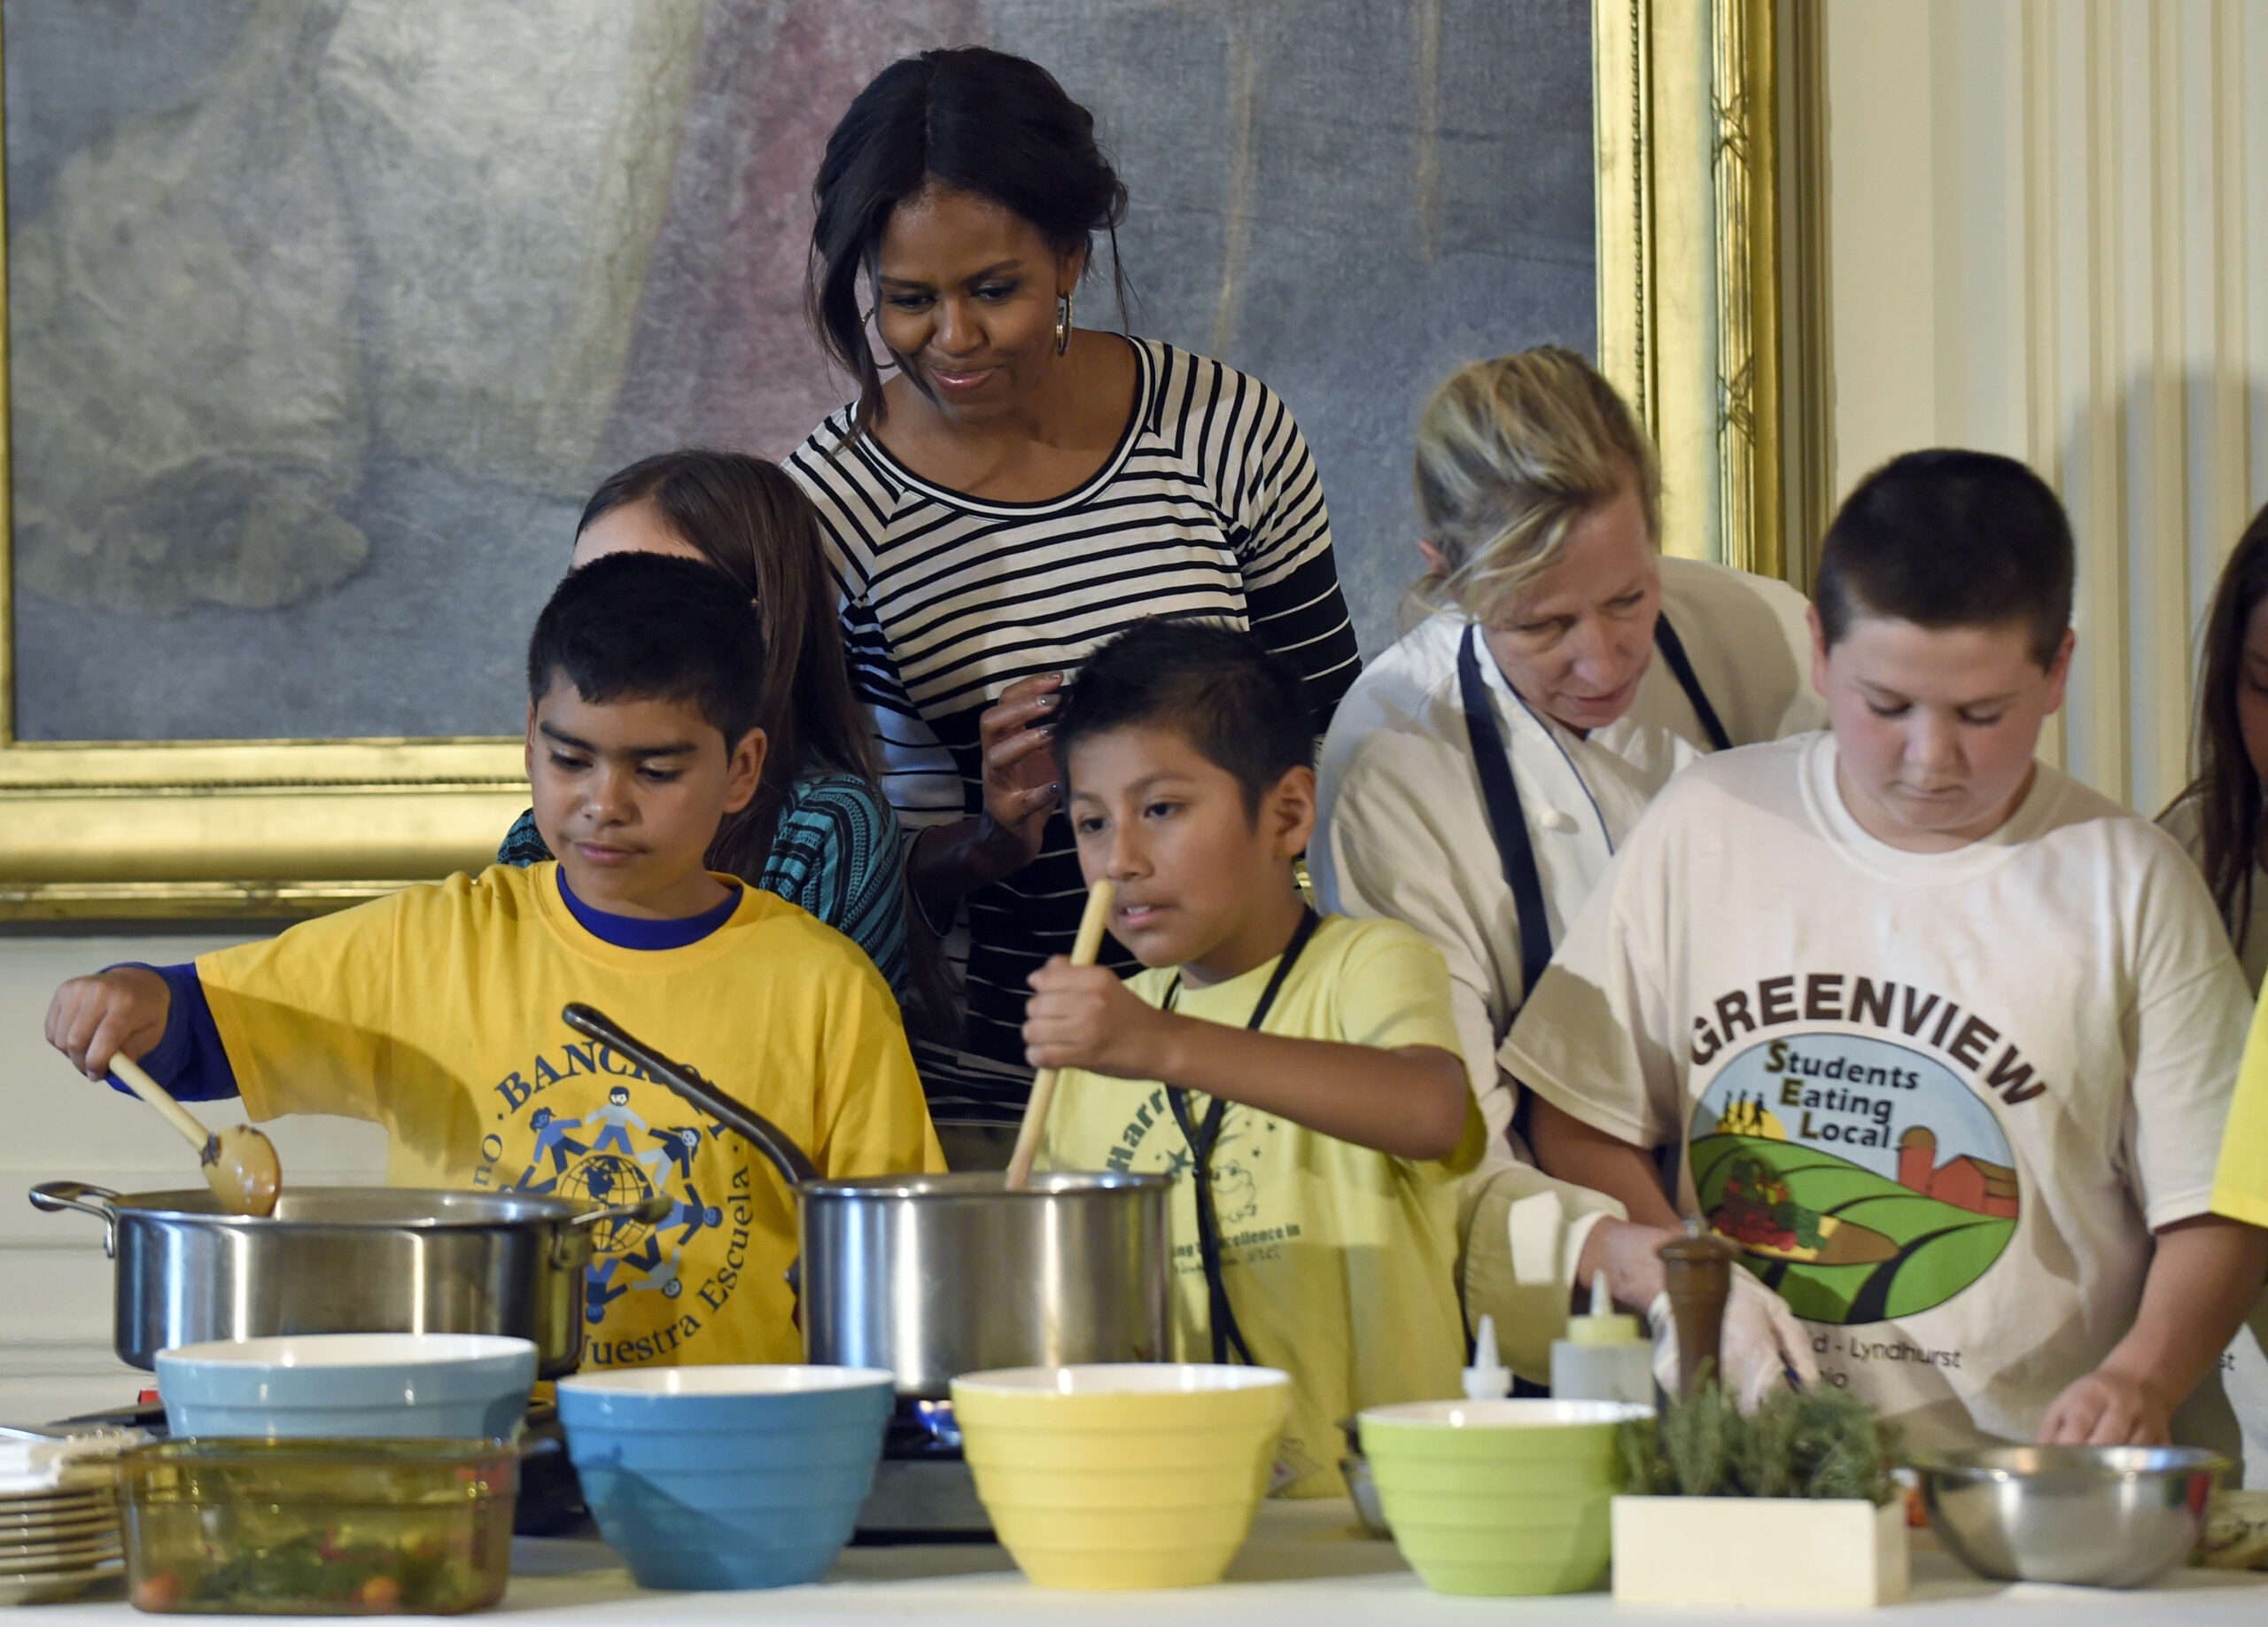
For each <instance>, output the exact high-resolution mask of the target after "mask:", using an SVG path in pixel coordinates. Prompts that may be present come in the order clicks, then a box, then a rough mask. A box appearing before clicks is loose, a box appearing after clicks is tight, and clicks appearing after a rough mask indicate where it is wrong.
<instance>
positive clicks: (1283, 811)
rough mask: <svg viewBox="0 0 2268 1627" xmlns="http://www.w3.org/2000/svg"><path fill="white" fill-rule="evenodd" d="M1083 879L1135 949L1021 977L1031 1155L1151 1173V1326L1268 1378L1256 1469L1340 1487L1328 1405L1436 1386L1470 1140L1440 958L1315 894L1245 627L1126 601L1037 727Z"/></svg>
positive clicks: (1293, 1490) (1201, 1356) (1274, 669)
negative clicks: (1164, 1244) (1166, 1250)
mask: <svg viewBox="0 0 2268 1627" xmlns="http://www.w3.org/2000/svg"><path fill="white" fill-rule="evenodd" d="M1055 746H1056V752H1057V759H1058V760H1059V761H1060V763H1061V764H1062V765H1063V767H1064V768H1065V769H1066V771H1067V779H1068V789H1069V793H1070V795H1069V806H1068V811H1069V814H1070V819H1071V828H1072V830H1073V832H1074V833H1075V834H1076V837H1077V840H1078V846H1079V861H1080V864H1081V867H1082V868H1084V871H1085V873H1086V876H1087V878H1088V880H1089V881H1090V882H1093V881H1098V880H1101V879H1103V878H1105V877H1107V878H1108V879H1109V880H1110V881H1111V882H1112V883H1113V884H1114V885H1115V888H1116V898H1115V901H1114V904H1113V906H1112V909H1111V915H1110V928H1111V931H1112V932H1113V934H1114V935H1115V937H1116V938H1118V940H1119V941H1120V942H1121V943H1122V944H1124V945H1125V946H1127V947H1128V948H1129V949H1130V950H1131V951H1133V953H1134V954H1135V956H1136V957H1137V958H1138V960H1140V961H1141V962H1142V963H1143V965H1144V966H1145V967H1146V968H1148V970H1146V971H1144V972H1141V973H1139V974H1138V975H1137V976H1136V977H1134V978H1133V980H1132V981H1131V983H1130V984H1129V983H1122V982H1120V981H1119V980H1118V978H1117V977H1114V976H1113V975H1111V973H1110V972H1109V971H1107V970H1106V969H1102V968H1099V967H1074V966H1072V965H1070V964H1069V963H1068V961H1064V960H1062V959H1060V958H1058V959H1056V960H1053V961H1050V962H1049V963H1048V964H1047V965H1046V966H1045V967H1043V968H1041V969H1039V970H1038V971H1036V972H1034V973H1033V974H1032V976H1031V984H1032V987H1033V988H1034V990H1036V991H1037V992H1036V993H1034V995H1033V996H1032V1000H1031V1003H1030V1006H1029V1010H1028V1012H1027V1016H1026V1018H1025V1023H1024V1041H1025V1045H1026V1047H1027V1049H1026V1052H1025V1055H1027V1056H1028V1057H1029V1060H1030V1062H1031V1063H1032V1064H1033V1065H1034V1066H1035V1067H1043V1068H1046V1067H1060V1068H1062V1069H1064V1070H1066V1071H1065V1073H1064V1075H1063V1078H1062V1080H1061V1083H1060V1086H1059V1087H1058V1093H1057V1095H1056V1100H1055V1107H1054V1111H1053V1113H1052V1116H1051V1117H1050V1119H1049V1122H1048V1128H1047V1135H1046V1140H1045V1143H1044V1148H1043V1150H1044V1155H1045V1159H1046V1162H1047V1163H1048V1164H1049V1166H1050V1167H1052V1168H1056V1169H1115V1170H1137V1171H1160V1170H1161V1171H1165V1172H1169V1173H1170V1174H1171V1175H1172V1176H1174V1178H1175V1183H1174V1187H1173V1194H1172V1200H1171V1201H1172V1216H1173V1226H1172V1230H1173V1252H1174V1263H1175V1268H1176V1275H1177V1296H1176V1306H1175V1319H1174V1320H1175V1343H1176V1345H1177V1354H1178V1355H1179V1356H1180V1357H1181V1358H1184V1359H1185V1360H1194V1361H1206V1360H1208V1359H1209V1360H1212V1361H1216V1362H1219V1361H1247V1362H1251V1363H1254V1364H1255V1365H1258V1366H1272V1367H1280V1368H1282V1369H1284V1370H1285V1371H1286V1372H1288V1373H1289V1374H1291V1375H1292V1382H1293V1399H1292V1413H1291V1419H1290V1421H1289V1423H1288V1424H1287V1426H1286V1428H1285V1434H1284V1437H1283V1440H1282V1442H1281V1444H1280V1445H1279V1448H1278V1464H1277V1483H1278V1489H1279V1490H1280V1491H1283V1492H1285V1494H1287V1495H1290V1496H1294V1497H1321V1496H1338V1495H1343V1493H1344V1491H1345V1487H1344V1483H1343V1482H1342V1481H1341V1480H1340V1475H1339V1471H1338V1467H1337V1464H1338V1460H1339V1458H1340V1452H1341V1447H1340V1433H1339V1429H1338V1421H1339V1420H1340V1419H1343V1418H1345V1417H1347V1416H1348V1415H1349V1414H1350V1413H1355V1412H1356V1411H1357V1410H1359V1409H1361V1408H1363V1407H1365V1406H1373V1405H1383V1404H1386V1403H1389V1402H1395V1401H1410V1400H1425V1399H1432V1398H1435V1397H1442V1396H1449V1395H1454V1394H1456V1391H1457V1378H1458V1368H1459V1366H1461V1364H1462V1362H1463V1358H1464V1323H1463V1320H1462V1317H1461V1315H1460V1313H1459V1312H1458V1309H1457V1299H1456V1286H1455V1281H1454V1268H1455V1264H1456V1258H1455V1257H1456V1177H1457V1176H1459V1175H1461V1174H1463V1173H1464V1172H1466V1171H1468V1170H1470V1169H1472V1167H1473V1165H1474V1164H1476V1163H1477V1162H1478V1161H1479V1158H1480V1152H1481V1147H1482V1142H1483V1140H1484V1138H1485V1127H1484V1126H1483V1125H1482V1123H1481V1120H1480V1113H1479V1110H1478V1109H1476V1107H1475V1106H1474V1104H1473V1100H1472V1092H1471V1091H1470V1090H1469V1089H1467V1088H1466V1086H1465V1082H1464V1064H1463V1063H1462V1062H1460V1061H1459V1060H1458V1055H1457V1040H1456V1025H1455V1024H1454V1023H1453V1022H1452V1021H1451V1020H1450V1016H1449V973H1448V970H1447V969H1446V967H1445V966H1444V965H1443V963H1442V961H1441V954H1440V952H1439V951H1438V950H1436V949H1435V948H1434V947H1433V946H1432V945H1431V944H1429V943H1427V942H1426V941H1425V939H1424V938H1421V937H1420V936H1419V935H1418V934H1417V932H1416V931H1414V930H1411V929H1410V928H1409V927H1407V926H1404V925H1402V923H1401V922H1394V921H1355V920H1350V919H1348V918H1347V917H1345V916H1340V915H1332V916H1324V917H1317V915H1315V914H1314V913H1313V912H1311V911H1310V910H1309V908H1308V907H1307V906H1306V905H1305V903H1303V902H1302V901H1301V897H1300V894H1299V891H1298V889H1297V886H1296V885H1295V884H1294V881H1293V874H1292V864H1293V860H1294V859H1296V858H1297V857H1298V855H1299V854H1300V852H1301V851H1302V850H1303V849H1304V848H1305V847H1306V845H1307V840H1308V835H1309V831H1310V830H1311V829H1313V828H1314V824H1315V772H1314V770H1313V768H1312V767H1310V763H1311V761H1312V759H1313V755H1314V749H1315V733H1314V728H1313V726H1312V722H1311V719H1310V716H1309V709H1308V706H1307V703H1306V700H1305V697H1304V695H1303V694H1302V691H1301V687H1300V683H1299V680H1298V679H1297V678H1296V677H1295V676H1294V675H1293V674H1292V673H1290V672H1289V671H1287V670H1286V669H1285V667H1284V666H1282V665H1281V664H1280V663H1279V662H1278V661H1277V660H1276V659H1275V658H1272V657H1270V655H1268V654H1267V652H1266V651H1265V650H1262V648H1261V646H1260V645H1259V643H1258V642H1256V641H1254V639H1253V638H1252V637H1251V636H1250V635H1249V634H1243V633H1238V632H1232V631H1231V630H1229V629H1226V628H1223V627H1212V626H1207V625H1204V624H1200V623H1196V622H1189V621H1157V622H1148V623H1145V624H1144V625H1142V626H1141V627H1137V628H1135V629H1134V630H1132V631H1131V632H1130V633H1127V634H1124V635H1123V636H1122V637H1121V638H1118V639H1116V640H1114V641H1113V642H1110V643H1108V644H1106V645H1105V646H1103V648H1102V649H1100V650H1098V651H1096V652H1095V654H1094V656H1093V657H1092V658H1091V659H1090V660H1089V661H1088V663H1087V665H1086V667H1085V669H1084V671H1083V672H1082V673H1081V674H1080V676H1079V679H1078V681H1077V683H1076V686H1075V687H1074V688H1073V689H1072V690H1071V691H1070V695H1069V698H1068V700H1067V701H1066V702H1065V704H1064V705H1063V709H1062V712H1061V714H1060V719H1059V720H1058V722H1057V723H1056V726H1055Z"/></svg>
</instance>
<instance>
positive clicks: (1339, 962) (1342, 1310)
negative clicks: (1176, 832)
mask: <svg viewBox="0 0 2268 1627" xmlns="http://www.w3.org/2000/svg"><path fill="white" fill-rule="evenodd" d="M1275 970H1276V962H1275V961H1269V962H1268V963H1267V964H1266V965H1264V966H1258V967H1254V969H1252V970H1250V971H1248V972H1246V973H1245V974H1244V975H1243V976H1241V977H1231V978H1230V979H1228V980H1227V981H1226V982H1223V983H1217V984H1215V985H1211V986H1210V987H1208V988H1202V989H1192V988H1189V987H1186V986H1184V988H1183V989H1182V991H1181V993H1180V995H1179V997H1178V998H1177V1000H1176V1001H1175V1006H1174V1008H1175V1009H1176V1010H1177V1011H1179V1012H1180V1013H1182V1014H1183V1015H1184V1016H1200V1017H1204V1018H1207V1019H1208V1020H1210V1021H1212V1022H1216V1023H1223V1024H1229V1025H1230V1026H1231V1027H1236V1028H1241V1027H1243V1026H1244V1025H1245V1024H1246V1023H1247V1022H1248V1021H1249V1020H1250V1019H1251V1016H1252V1012H1253V1008H1254V1005H1255V1004H1257V1003H1258V1001H1259V999H1260V996H1261V994H1262V991H1264V990H1265V989H1266V988H1267V986H1268V980H1269V978H1270V977H1271V976H1272V975H1273V974H1274V972H1275ZM1172 981H1173V972H1172V969H1169V968H1161V969H1152V970H1148V971H1145V972H1141V973H1138V974H1137V975H1136V976H1135V977H1133V978H1131V979H1130V981H1129V986H1130V987H1131V988H1132V989H1133V991H1134V993H1137V994H1138V995H1139V996H1141V998H1142V999H1143V1000H1146V1001H1148V1002H1149V1003H1150V1004H1151V1005H1153V1006H1155V1005H1157V1004H1159V1003H1160V1002H1161V1000H1163V999H1164V997H1165V993H1166V991H1167V989H1168V988H1169V986H1170V985H1171V984H1172ZM1261 1031H1262V1032H1263V1033H1270V1034H1281V1035H1284V1036H1285V1037H1287V1038H1291V1039H1329V1040H1335V1041H1338V1042H1340V1043H1341V1044H1346V1045H1366V1046H1375V1047H1380V1048H1386V1049H1392V1048H1398V1047H1402V1046H1411V1045H1430V1046H1437V1047H1440V1048H1441V1049H1442V1050H1444V1051H1447V1052H1448V1053H1449V1055H1452V1056H1455V1055H1457V1054H1458V1053H1457V1038H1456V1024H1455V1023H1454V1022H1453V1021H1452V1020H1451V1017H1450V1015H1449V972H1448V969H1447V968H1446V967H1445V966H1444V965H1443V963H1442V961H1441V951H1439V950H1438V949H1436V948H1434V947H1433V945H1432V944H1430V943H1428V942H1427V941H1426V940H1425V938H1422V937H1420V936H1419V935H1418V934H1417V931H1415V930H1413V929H1411V928H1410V927H1408V926H1405V925H1403V924H1402V922H1398V921H1384V920H1379V921H1355V920H1350V919H1348V917H1346V916H1344V915H1327V916H1325V917H1324V921H1323V923H1322V925H1321V926H1319V927H1318V928H1317V930H1316V932H1315V935H1314V937H1313V938H1311V939H1309V943H1308V946H1307V948H1306V950H1305V951H1304V952H1303V953H1302V954H1301V956H1300V958H1299V961H1298V962H1297V963H1296V964H1295V965H1294V966H1293V969H1292V972H1291V975H1290V976H1289V977H1286V978H1285V981H1284V986H1283V989H1282V990H1281V991H1280V992H1279V993H1278V995H1277V997H1276V1003H1275V1005H1274V1007H1272V1008H1270V1011H1269V1013H1268V1016H1267V1019H1266V1021H1265V1022H1264V1023H1262V1025H1261ZM1210 1103H1211V1099H1210V1098H1209V1097H1207V1096H1202V1095H1196V1094H1192V1095H1191V1096H1190V1098H1189V1112H1190V1122H1191V1123H1192V1124H1200V1123H1202V1122H1203V1119H1204V1116H1205V1112H1206V1109H1208V1106H1209V1105H1210ZM1485 1135H1486V1131H1485V1127H1484V1125H1482V1122H1481V1118H1480V1110H1479V1109H1478V1108H1477V1107H1476V1106H1475V1105H1474V1104H1473V1103H1472V1102H1471V1101H1470V1100H1468V1101H1467V1103H1466V1109H1465V1125H1464V1134H1463V1135H1462V1136H1461V1137H1460V1138H1459V1140H1458V1142H1457V1146H1456V1151H1455V1152H1453V1153H1452V1154H1450V1156H1449V1157H1448V1158H1446V1159H1442V1160H1439V1161H1435V1162H1428V1163H1423V1164H1419V1163H1413V1162H1411V1161H1410V1160H1408V1159H1403V1158H1396V1157H1393V1156H1389V1155H1387V1154H1386V1153H1382V1152H1374V1151H1372V1150H1371V1149H1370V1148H1365V1147H1356V1146H1354V1145H1352V1144H1351V1143H1349V1142H1346V1141H1341V1140H1335V1139H1333V1138H1332V1137H1331V1136H1327V1135H1322V1134H1318V1133H1317V1132H1315V1131H1312V1130H1308V1129H1304V1128H1302V1127H1301V1126H1300V1125H1295V1124H1292V1123H1290V1122H1288V1121H1286V1120H1284V1119H1281V1118H1277V1117H1272V1116H1270V1115H1269V1114H1266V1113H1261V1112H1256V1111H1254V1110H1253V1109H1250V1108H1247V1107H1243V1106H1239V1105H1238V1104H1236V1103H1233V1102H1231V1104H1230V1105H1229V1107H1228V1110H1227V1112H1226V1114H1225V1115H1224V1116H1223V1120H1222V1125H1221V1135H1220V1140H1219V1141H1218V1142H1217V1143H1216V1145H1215V1148H1214V1151H1213V1203H1214V1209H1215V1213H1216V1216H1217V1218H1218V1219H1219V1223H1220V1228H1221V1241H1222V1250H1221V1258H1222V1280H1223V1282H1224V1283H1225V1284H1226V1285H1227V1288H1228V1294H1229V1303H1230V1305H1231V1308H1232V1309H1233V1310H1234V1311H1235V1312H1236V1317H1237V1323H1238V1326H1239V1327H1241V1328H1242V1329H1243V1331H1244V1336H1245V1343H1247V1345H1248V1346H1249V1347H1250V1348H1251V1351H1252V1357H1253V1359H1254V1361H1256V1362H1258V1363H1260V1364H1261V1365H1262V1366H1270V1367H1281V1368H1282V1369H1284V1370H1285V1372H1287V1373H1289V1374H1291V1375H1292V1413H1291V1418H1290V1420H1289V1421H1288V1422H1287V1423H1286V1424H1285V1429H1284V1438H1283V1440H1282V1442H1281V1444H1279V1446H1278V1481H1279V1482H1280V1483H1281V1487H1282V1491H1283V1492H1284V1494H1285V1495H1286V1496H1291V1497H1339V1496H1343V1495H1345V1492H1346V1486H1345V1483H1344V1482H1343V1481H1341V1479H1340V1474H1339V1460H1340V1457H1341V1456H1343V1455H1344V1454H1345V1451H1346V1441H1345V1436H1343V1435H1342V1434H1341V1432H1340V1427H1339V1425H1340V1420H1341V1419H1344V1418H1348V1417H1351V1416H1353V1415H1354V1413H1356V1412H1358V1411H1360V1410H1361V1409H1362V1408H1363V1407H1366V1406H1379V1405H1387V1404H1389V1403H1392V1402H1397V1401H1425V1400H1433V1399H1437V1398H1440V1397H1446V1396H1455V1395H1456V1394H1458V1393H1459V1383H1458V1374H1459V1370H1460V1368H1461V1367H1462V1366H1463V1365H1464V1318H1463V1315H1462V1313H1461V1312H1459V1310H1458V1308H1457V1298H1456V1276H1455V1272H1456V1179H1457V1177H1458V1176H1460V1175H1462V1174H1464V1172H1468V1171H1470V1170H1471V1169H1472V1167H1473V1166H1474V1165H1475V1164H1478V1163H1479V1162H1480V1152H1481V1147H1482V1143H1483V1140H1485ZM1042 1157H1043V1159H1044V1160H1045V1163H1046V1164H1047V1166H1048V1167H1049V1168H1051V1169H1060V1170H1102V1169H1111V1170H1135V1171H1157V1170H1161V1171H1164V1172H1167V1173H1169V1174H1170V1175H1172V1176H1173V1177H1174V1178H1175V1179H1174V1188H1173V1193H1172V1196H1171V1199H1170V1202H1171V1206H1172V1218H1173V1227H1172V1231H1173V1257H1174V1273H1175V1284H1176V1295H1175V1306H1174V1345H1175V1353H1176V1355H1177V1358H1179V1359H1181V1360H1184V1361H1209V1360H1211V1359H1212V1349H1213V1345H1212V1331H1211V1315H1210V1309H1209V1306H1208V1301H1207V1296H1206V1288H1205V1270H1204V1264H1203V1261H1202V1260H1201V1259H1200V1257H1199V1253H1198V1244H1197V1203H1196V1195H1195V1192H1194V1190H1193V1188H1192V1186H1191V1183H1190V1181H1189V1179H1187V1177H1188V1175H1189V1172H1190V1169H1191V1163H1192V1161H1191V1156H1190V1149H1189V1144H1188V1142H1187V1141H1186V1140H1184V1138H1183V1136H1182V1133H1181V1129H1180V1127H1179V1125H1177V1124H1176V1123H1175V1120H1174V1117H1173V1111H1172V1109H1171V1108H1170V1107H1169V1105H1168V1104H1167V1100H1166V1093H1165V1087H1164V1086H1161V1085H1160V1084H1158V1083H1156V1082H1155V1081H1150V1080H1145V1081H1140V1082H1136V1081H1133V1080H1128V1079H1115V1078H1105V1077H1104V1076H1102V1075H1099V1074H1092V1073H1087V1072H1084V1071H1082V1070H1078V1069H1066V1070H1064V1072H1063V1075H1062V1078H1061V1079H1060V1082H1059V1083H1058V1085H1057V1086H1056V1095H1055V1105H1054V1110H1053V1111H1052V1113H1051V1114H1050V1115H1049V1117H1048V1123H1047V1135H1046V1140H1045V1143H1044V1145H1043V1148H1042Z"/></svg>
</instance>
